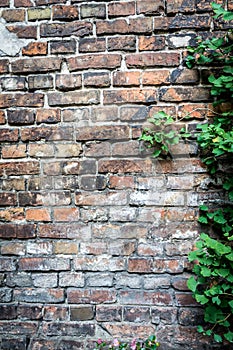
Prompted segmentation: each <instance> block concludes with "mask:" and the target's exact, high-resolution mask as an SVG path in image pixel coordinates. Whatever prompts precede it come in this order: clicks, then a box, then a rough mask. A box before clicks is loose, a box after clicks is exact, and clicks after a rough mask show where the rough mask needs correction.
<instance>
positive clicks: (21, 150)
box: [2, 144, 27, 159]
mask: <svg viewBox="0 0 233 350" xmlns="http://www.w3.org/2000/svg"><path fill="white" fill-rule="evenodd" d="M26 152H27V148H26V145H19V144H18V145H12V146H3V147H2V158H6V159H7V158H25V157H27V153H26Z"/></svg>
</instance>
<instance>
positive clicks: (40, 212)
mask: <svg viewBox="0 0 233 350" xmlns="http://www.w3.org/2000/svg"><path fill="white" fill-rule="evenodd" d="M26 220H27V221H51V216H50V212H49V210H48V209H45V208H43V209H36V208H33V209H27V210H26Z"/></svg>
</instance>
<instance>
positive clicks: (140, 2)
mask: <svg viewBox="0 0 233 350" xmlns="http://www.w3.org/2000/svg"><path fill="white" fill-rule="evenodd" d="M136 4H137V14H141V13H143V14H145V15H156V14H160V13H164V1H163V0H158V1H153V0H137V2H136Z"/></svg>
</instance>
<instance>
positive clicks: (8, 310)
mask: <svg viewBox="0 0 233 350" xmlns="http://www.w3.org/2000/svg"><path fill="white" fill-rule="evenodd" d="M15 318H17V307H16V305H0V319H1V320H13V319H15Z"/></svg>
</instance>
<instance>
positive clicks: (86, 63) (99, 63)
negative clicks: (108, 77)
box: [68, 54, 121, 72]
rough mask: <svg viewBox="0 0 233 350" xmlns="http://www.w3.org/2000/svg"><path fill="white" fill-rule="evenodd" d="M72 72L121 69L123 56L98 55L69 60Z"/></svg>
mask: <svg viewBox="0 0 233 350" xmlns="http://www.w3.org/2000/svg"><path fill="white" fill-rule="evenodd" d="M68 65H69V69H70V71H71V72H72V71H75V70H80V69H88V68H92V69H100V68H104V69H113V68H117V67H120V65H121V55H119V54H108V55H105V54H96V55H82V56H78V57H72V58H69V59H68Z"/></svg>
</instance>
